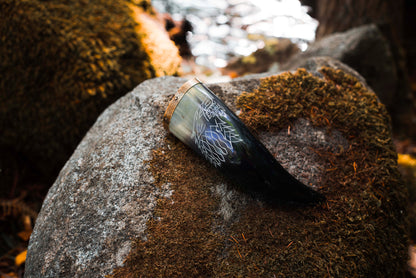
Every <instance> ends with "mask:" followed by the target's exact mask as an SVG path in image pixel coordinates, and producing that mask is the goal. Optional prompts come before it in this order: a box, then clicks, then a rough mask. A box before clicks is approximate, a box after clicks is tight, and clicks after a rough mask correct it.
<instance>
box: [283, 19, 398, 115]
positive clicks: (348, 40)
mask: <svg viewBox="0 0 416 278" xmlns="http://www.w3.org/2000/svg"><path fill="white" fill-rule="evenodd" d="M322 56H328V57H331V58H334V59H338V60H340V61H341V62H343V63H345V64H347V65H348V66H350V67H351V68H353V69H354V70H356V71H358V72H359V73H360V74H361V75H362V76H363V77H364V78H365V79H366V80H367V82H368V84H369V85H370V86H371V87H372V88H373V89H374V91H375V92H376V93H377V95H378V96H379V97H380V99H381V101H382V102H383V103H384V104H385V105H386V106H387V107H389V108H391V106H392V105H393V104H394V103H395V101H396V98H397V94H398V90H399V86H400V84H398V82H399V78H398V76H397V75H398V71H397V68H396V64H395V61H394V57H393V54H392V51H391V49H390V46H389V44H388V41H387V40H386V39H385V38H384V36H383V34H382V33H381V31H380V30H379V29H378V27H377V26H376V25H364V26H361V27H357V28H353V29H351V30H348V31H346V32H342V33H335V34H332V35H328V36H326V37H323V38H321V39H319V40H317V41H316V42H315V43H313V44H311V45H310V46H309V47H308V49H307V50H306V51H305V52H302V53H299V54H298V55H296V56H294V57H293V58H292V59H291V60H290V61H289V62H288V63H287V64H286V65H283V66H282V69H283V70H294V69H296V68H297V67H302V66H304V64H305V61H306V60H307V59H309V58H311V57H322Z"/></svg>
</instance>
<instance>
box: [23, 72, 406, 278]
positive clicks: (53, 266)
mask: <svg viewBox="0 0 416 278" xmlns="http://www.w3.org/2000/svg"><path fill="white" fill-rule="evenodd" d="M311 72H314V73H315V75H316V76H315V75H313V74H310V73H309V72H307V71H305V70H301V71H297V72H296V73H283V74H280V75H278V76H275V77H270V78H265V79H257V78H250V77H246V78H244V79H238V80H235V81H232V82H230V83H219V84H211V85H209V88H211V90H213V91H214V92H215V93H216V94H217V95H218V96H219V97H220V98H221V99H223V100H224V101H225V102H226V103H227V105H229V107H230V108H231V109H232V110H234V111H239V112H238V114H239V115H240V117H241V118H242V119H243V120H244V121H245V122H246V123H247V124H248V125H249V126H250V127H252V128H253V131H254V132H255V133H256V134H257V135H258V136H259V138H260V139H261V141H262V142H263V143H264V144H265V146H266V147H267V148H268V149H269V150H270V151H271V153H272V154H273V155H275V156H276V158H277V159H278V160H279V161H280V162H281V163H282V165H284V166H285V167H286V168H287V169H288V170H289V171H290V172H291V173H292V174H293V175H295V176H296V177H298V178H299V179H300V180H302V181H303V182H304V183H305V184H307V185H309V186H311V187H313V188H315V189H317V190H319V191H320V192H322V193H323V194H325V195H326V197H327V202H326V203H325V204H322V205H318V206H301V205H289V204H288V205H276V206H272V205H266V204H263V203H262V202H260V201H258V200H255V199H253V198H251V197H250V196H249V195H247V194H246V193H244V192H240V191H237V190H236V189H235V188H234V187H233V186H232V185H231V184H230V183H229V181H228V180H227V178H226V177H224V176H222V175H220V174H219V173H218V172H217V171H216V170H215V169H214V168H213V167H211V166H210V165H209V164H208V163H207V162H205V161H204V160H203V159H202V158H200V157H198V156H197V155H196V154H195V153H193V152H192V151H191V150H190V149H189V148H187V147H186V146H184V145H183V144H182V143H181V142H180V141H179V140H177V139H176V138H174V137H173V136H172V135H170V134H169V133H168V132H167V131H166V130H165V129H164V128H163V124H162V117H163V113H164V110H165V108H166V106H167V104H168V102H169V100H170V98H171V97H172V96H173V94H174V93H175V92H176V90H177V89H178V88H179V86H180V85H182V84H183V82H184V81H185V80H184V79H181V78H175V77H161V78H157V79H152V80H148V81H145V82H143V83H142V84H140V85H139V86H138V87H137V88H136V89H135V90H134V91H133V92H131V93H129V94H127V95H126V96H124V97H122V98H121V99H119V100H118V101H117V102H115V103H114V104H113V105H111V106H110V107H109V108H108V109H107V110H106V111H105V112H104V113H103V114H102V115H101V116H100V117H99V118H98V120H97V121H96V123H95V124H94V126H93V127H92V128H91V129H90V131H89V132H88V133H87V135H86V136H85V138H84V139H83V140H82V142H81V143H80V145H79V146H78V148H77V149H76V151H75V152H74V154H73V155H72V157H71V158H70V160H69V161H68V162H67V163H66V165H65V167H64V168H63V169H62V171H61V173H60V175H59V177H58V179H57V180H56V182H55V184H54V185H53V186H52V188H51V189H50V191H49V193H48V195H47V197H46V199H45V201H44V204H43V206H42V210H41V212H40V214H39V217H38V219H37V222H36V226H35V229H34V232H33V234H32V237H31V239H30V245H29V249H28V257H27V262H26V273H25V275H26V277H104V276H105V275H110V276H111V277H290V276H293V275H294V273H296V274H295V275H296V276H298V277H299V276H304V277H325V276H339V277H347V276H348V277H349V276H351V277H353V276H354V277H369V276H373V277H381V276H389V277H397V275H400V274H403V273H404V271H405V266H406V259H407V251H406V238H405V236H404V234H405V232H404V227H403V223H404V215H405V211H404V207H405V202H404V200H405V192H404V186H403V185H402V183H401V181H400V178H399V175H398V172H397V166H396V161H395V152H394V150H393V147H392V143H391V138H390V133H389V132H390V131H389V120H388V116H387V114H386V112H385V108H384V106H383V105H381V104H379V102H378V101H377V98H376V97H375V95H374V93H372V92H371V91H367V90H366V88H365V87H364V86H362V85H361V84H360V83H358V82H357V79H355V78H353V77H351V76H347V75H345V74H344V72H343V71H339V70H338V71H336V70H333V69H331V68H327V67H323V68H321V69H319V68H316V69H315V70H314V71H313V70H311ZM317 76H319V77H317ZM280 85H281V86H280ZM279 86H280V87H279ZM308 92H309V93H308ZM265 99H266V100H267V101H264V100H265ZM320 103H321V104H320ZM277 104H279V105H280V106H279V105H277ZM308 105H309V106H308ZM325 107H327V110H325ZM350 108H351V109H352V110H350ZM336 111H338V112H336ZM366 112H367V113H369V114H368V115H365V114H362V113H366ZM337 113H338V114H337ZM345 115H349V116H347V120H348V121H349V123H350V124H345V123H344V124H343V122H342V119H343V117H344V116H345ZM351 115H354V116H356V118H354V119H355V120H354V121H353V120H352V119H353V118H351ZM348 117H349V118H348ZM275 120H276V121H275ZM349 125H351V127H352V128H354V129H355V128H357V127H358V129H359V130H358V131H356V132H352V131H351V132H350V133H348V131H349V129H348V126H349ZM368 134H369V135H368Z"/></svg>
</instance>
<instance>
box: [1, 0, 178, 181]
mask: <svg viewBox="0 0 416 278" xmlns="http://www.w3.org/2000/svg"><path fill="white" fill-rule="evenodd" d="M0 18H1V22H2V23H1V24H0V73H1V76H2V78H1V80H0V129H1V136H0V145H1V146H3V147H4V146H6V147H9V148H12V149H14V150H15V151H16V152H18V153H23V154H24V155H25V156H27V157H29V158H30V160H31V162H32V165H33V166H34V167H38V168H39V169H40V170H41V171H43V172H44V173H47V174H50V173H56V172H57V170H59V169H60V167H62V165H63V163H64V162H65V161H66V159H67V158H68V157H69V156H70V154H71V153H72V152H73V150H74V148H75V147H76V144H77V143H78V142H79V140H80V139H81V138H82V136H83V135H84V133H85V132H86V131H87V130H88V128H89V127H90V126H91V125H92V123H93V122H94V121H95V119H96V117H97V116H98V115H99V113H101V112H102V110H103V109H104V108H105V107H106V106H107V105H109V104H110V103H112V102H114V100H115V99H117V98H119V97H120V96H121V95H123V94H125V93H127V92H128V91H130V90H131V89H132V88H133V87H134V86H136V85H137V84H138V83H140V82H141V81H143V80H145V79H148V78H152V77H155V76H160V75H165V74H169V75H173V74H176V73H177V72H178V70H179V65H180V57H179V55H178V51H177V49H176V47H175V46H174V44H173V43H172V42H171V41H170V40H169V38H168V35H167V33H166V32H165V31H164V30H163V26H162V27H161V26H160V25H159V24H158V22H157V20H156V16H155V15H154V11H153V9H152V6H151V4H150V1H148V0H146V1H127V0H125V1H107V0H99V1H83V0H79V1H78V0H76V1H38V0H35V1H32V0H30V1H29V0H23V1H16V0H5V1H1V3H0Z"/></svg>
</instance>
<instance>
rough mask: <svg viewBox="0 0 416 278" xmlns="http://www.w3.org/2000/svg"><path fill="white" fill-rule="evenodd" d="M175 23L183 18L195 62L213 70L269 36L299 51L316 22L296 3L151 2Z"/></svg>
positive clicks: (251, 0)
mask: <svg viewBox="0 0 416 278" xmlns="http://www.w3.org/2000/svg"><path fill="white" fill-rule="evenodd" d="M152 4H153V6H154V7H155V8H156V9H157V10H158V11H159V12H162V13H170V14H171V15H172V17H173V18H174V19H175V20H181V19H183V18H186V19H187V20H188V21H190V22H191V24H192V26H193V31H192V32H189V33H188V41H189V43H190V46H191V50H192V54H193V55H194V56H195V63H196V64H197V65H199V66H202V67H206V68H208V69H211V70H214V71H215V69H218V68H222V67H224V66H226V64H227V62H228V61H229V60H230V58H232V57H235V56H247V55H249V54H251V53H252V52H254V51H255V50H257V49H259V48H262V47H263V46H264V40H265V39H267V38H271V37H277V38H290V39H291V40H292V41H293V42H295V43H297V44H298V45H299V46H300V48H301V49H302V50H304V49H306V47H307V44H308V43H309V42H310V41H312V40H313V39H314V38H315V30H316V27H317V25H318V23H317V21H316V20H315V19H313V18H311V17H310V16H309V15H308V14H307V11H308V7H305V6H301V4H300V2H299V1H298V0H152Z"/></svg>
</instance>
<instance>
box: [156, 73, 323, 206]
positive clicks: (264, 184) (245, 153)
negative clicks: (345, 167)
mask: <svg viewBox="0 0 416 278" xmlns="http://www.w3.org/2000/svg"><path fill="white" fill-rule="evenodd" d="M164 122H165V126H166V127H167V128H168V130H169V131H170V132H171V133H172V134H173V135H175V136H176V137H177V138H178V139H179V140H181V141H182V142H183V143H185V144H186V145H188V146H189V147H191V148H192V149H193V150H194V151H196V152H197V153H198V154H200V155H201V156H202V157H204V158H205V159H206V160H208V161H209V162H210V163H211V164H212V165H213V166H215V167H216V168H218V169H219V170H221V171H222V172H223V173H224V174H225V175H226V176H227V177H229V178H230V180H231V181H232V182H233V183H234V184H236V185H238V187H239V188H240V189H241V190H243V191H245V192H247V193H251V194H252V195H254V196H257V197H260V198H262V199H265V200H270V201H277V202H280V201H283V202H296V203H317V202H322V201H323V200H325V197H324V196H323V195H322V194H320V193H318V192H317V191H315V190H313V189H312V188H310V187H308V186H306V185H304V184H303V183H301V182H300V181H298V180H297V179H296V178H294V177H293V176H292V175H291V174H290V173H288V172H287V171H286V170H285V169H284V168H283V167H282V166H281V165H280V164H279V162H277V161H276V159H275V158H274V157H273V155H272V154H271V153H270V152H269V151H268V150H267V149H266V147H265V146H264V145H263V144H262V143H261V142H260V141H259V140H258V139H256V137H255V136H254V135H252V134H251V132H250V131H249V130H248V128H247V127H246V126H245V125H244V124H243V123H242V122H241V121H240V119H239V118H238V117H237V116H236V115H235V114H234V113H233V112H232V111H231V110H230V109H229V108H228V107H227V106H226V105H225V104H224V103H223V102H222V101H221V100H220V99H219V98H218V97H217V96H215V95H214V93H213V92H212V91H210V90H209V89H208V88H207V87H206V86H205V85H204V84H202V83H201V82H200V81H199V80H198V79H197V78H194V79H192V80H189V81H188V82H186V83H185V84H183V85H182V86H181V87H180V88H179V90H178V92H177V93H176V94H175V96H174V97H173V99H172V100H171V101H170V103H169V105H168V108H167V109H166V112H165V115H164Z"/></svg>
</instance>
